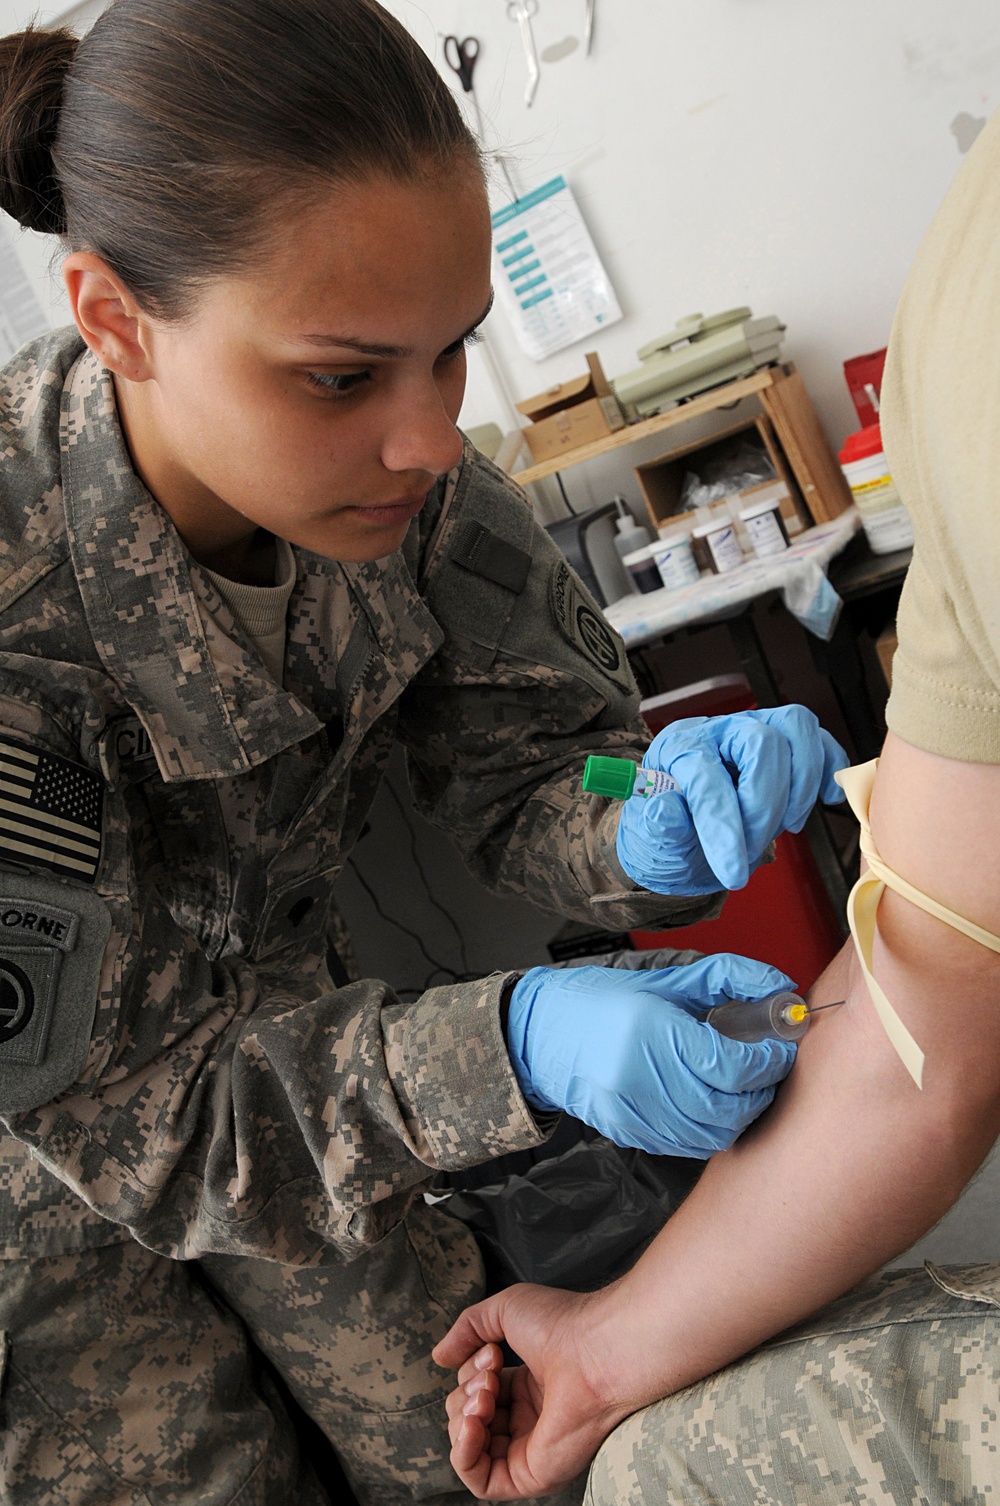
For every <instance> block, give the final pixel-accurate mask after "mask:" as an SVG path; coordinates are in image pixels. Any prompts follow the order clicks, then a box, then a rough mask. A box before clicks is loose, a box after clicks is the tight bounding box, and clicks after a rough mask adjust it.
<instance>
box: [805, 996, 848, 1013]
mask: <svg viewBox="0 0 1000 1506" xmlns="http://www.w3.org/2000/svg"><path fill="white" fill-rule="evenodd" d="M846 1003H847V1000H846V999H835V1000H834V1002H833V1003H832V1004H817V1005H816V1008H815V1009H810V1011H809V1013H810V1014H819V1013H820V1011H821V1010H823V1009H839V1008H840V1006H841V1004H846Z"/></svg>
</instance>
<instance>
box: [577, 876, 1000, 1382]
mask: <svg viewBox="0 0 1000 1506" xmlns="http://www.w3.org/2000/svg"><path fill="white" fill-rule="evenodd" d="M998 962H1000V959H998V958H996V957H995V956H994V955H993V954H990V953H987V952H985V951H984V949H983V948H981V947H977V946H976V945H975V943H972V942H969V941H968V940H967V939H965V938H964V937H960V936H958V935H957V934H956V933H954V932H952V931H949V930H948V928H946V927H944V926H942V925H941V924H940V923H938V922H935V921H930V920H928V919H927V917H925V916H923V915H922V914H920V913H919V912H916V911H915V910H914V909H913V907H912V906H909V905H907V904H906V902H905V901H903V900H899V899H898V898H897V897H896V896H893V895H888V894H887V895H886V896H885V897H884V899H883V902H882V908H881V910H880V915H879V940H878V943H877V952H876V970H877V974H878V976H879V978H880V981H882V984H883V987H885V989H886V992H887V993H888V994H889V996H890V998H892V999H893V1001H894V1002H896V1003H897V1004H898V1006H899V1007H900V1012H901V1014H903V1015H904V1017H905V1019H906V1023H907V1025H908V1026H909V1028H910V1029H911V1030H912V1032H913V1034H914V1035H915V1036H916V1038H917V1040H918V1041H919V1043H920V1044H921V1046H922V1047H923V1049H924V1050H925V1052H926V1055H927V1063H926V1067H925V1075H924V1091H923V1092H920V1091H919V1090H918V1089H917V1088H916V1086H915V1085H914V1083H913V1082H912V1080H911V1079H910V1077H909V1076H908V1074H907V1072H906V1070H905V1068H904V1067H903V1065H902V1063H901V1062H900V1061H899V1059H898V1057H896V1055H895V1053H894V1052H893V1050H892V1047H891V1046H890V1044H889V1042H888V1039H887V1037H886V1036H885V1034H884V1032H883V1030H882V1027H881V1025H880V1023H879V1021H878V1018H877V1016H876V1014H875V1011H874V1009H873V1008H872V1006H871V1004H870V1002H869V1001H868V998H867V994H866V991H865V987H864V983H863V981H862V979H861V976H860V970H859V968H858V966H857V964H856V961H855V959H854V955H853V949H851V948H845V949H844V951H842V952H841V954H840V955H839V956H838V958H837V959H836V960H835V961H834V963H833V964H831V966H830V968H828V969H827V972H826V973H825V974H824V975H823V977H822V978H821V979H820V980H819V983H818V984H817V986H816V988H815V989H814V990H813V993H812V996H811V998H812V1002H813V1003H814V1004H822V1003H826V1002H829V1001H831V1000H833V999H837V998H844V997H845V996H846V998H847V1000H848V1002H847V1004H846V1005H845V1006H844V1008H843V1009H838V1010H831V1011H829V1012H827V1013H825V1014H823V1015H821V1016H818V1017H817V1019H816V1020H815V1021H814V1023H813V1025H812V1028H811V1030H810V1032H809V1034H808V1036H807V1037H806V1039H805V1041H804V1042H803V1045H802V1047H801V1048H800V1052H799V1059H798V1061H797V1063H796V1066H795V1068H794V1070H793V1072H792V1075H791V1077H790V1078H789V1080H788V1082H787V1083H786V1084H785V1086H784V1087H783V1089H782V1090H781V1092H780V1093H779V1096H778V1099H777V1100H776V1103H775V1106H774V1108H773V1109H772V1110H771V1111H770V1112H769V1113H768V1114H767V1115H766V1116H765V1118H764V1119H763V1120H762V1121H761V1122H760V1123H759V1125H757V1126H755V1127H754V1129H753V1130H752V1131H750V1132H749V1133H748V1134H747V1135H745V1136H744V1137H743V1138H742V1140H740V1141H739V1142H738V1143H737V1145H736V1146H735V1147H734V1148H733V1149H732V1150H731V1151H729V1152H727V1153H726V1154H725V1155H720V1156H717V1157H716V1158H715V1159H714V1160H713V1161H712V1163H711V1164H710V1165H709V1167H708V1168H707V1169H706V1172H705V1174H704V1176H703V1177H702V1179H701V1181H700V1182H699V1184H698V1186H697V1187H696V1188H695V1190H694V1192H693V1193H692V1194H691V1196H690V1197H689V1198H688V1200H687V1201H686V1202H685V1203H684V1205H683V1206H682V1208H681V1209H680V1210H679V1212H678V1213H677V1214H676V1215H675V1216H674V1218H672V1219H671V1220H670V1222H669V1224H668V1225H667V1227H666V1228H665V1229H664V1231H663V1233H662V1234H661V1235H660V1236H659V1238H658V1239H657V1240H656V1241H655V1242H654V1244H653V1245H652V1246H651V1247H650V1249H649V1250H648V1251H647V1252H646V1254H645V1255H644V1257H643V1258H642V1260H641V1261H640V1262H639V1263H638V1265H637V1266H636V1267H635V1268H634V1270H633V1271H632V1272H630V1273H629V1275H628V1276H627V1277H625V1278H624V1279H623V1280H622V1281H621V1282H619V1283H617V1284H616V1286H615V1287H613V1288H609V1289H608V1291H607V1292H606V1293H602V1294H601V1295H600V1298H599V1299H598V1301H597V1302H596V1306H595V1311H594V1313H593V1317H594V1321H595V1324H596V1325H597V1328H596V1330H595V1339H596V1340H597V1341H598V1342H599V1343H605V1342H606V1343H607V1344H608V1345H609V1346H612V1352H613V1353H614V1354H620V1355H621V1356H622V1357H623V1361H625V1363H623V1365H622V1369H621V1377H620V1384H630V1385H631V1386H633V1387H634V1390H633V1391H632V1392H630V1393H629V1395H630V1400H631V1404H632V1405H633V1406H639V1405H642V1404H643V1403H645V1402H646V1401H649V1400H651V1399H652V1398H653V1397H655V1396H659V1395H664V1394H666V1393H667V1392H669V1391H672V1390H676V1389H677V1388H678V1387H680V1386H683V1385H686V1384H688V1383H690V1382H691V1381H694V1380H696V1379H699V1378H700V1377H701V1376H703V1375H706V1374H708V1373H709V1372H711V1371H712V1370H715V1369H717V1368H719V1367H720V1366H721V1365H723V1364H725V1363H727V1362H728V1361H730V1360H732V1359H734V1358H736V1357H737V1356H738V1355H740V1354H743V1353H745V1352H746V1351H747V1350H748V1349H750V1348H752V1347H753V1346H754V1345H756V1344H758V1343H760V1342H761V1341H762V1340H764V1339H765V1338H768V1337H769V1336H771V1335H772V1334H774V1333H776V1332H778V1331H779V1330H781V1329H782V1328H785V1327H787V1326H788V1325H789V1324H791V1323H793V1322H795V1321H796V1320H798V1319H799V1318H802V1317H804V1316H806V1315H807V1314H809V1313H811V1312H813V1311H815V1309H816V1308H818V1307H820V1306H821V1305H822V1304H823V1303H824V1302H827V1301H829V1300H830V1299H832V1298H833V1297H835V1296H837V1295H839V1294H840V1293H841V1292H843V1291H845V1290H847V1289H848V1288H849V1287H850V1286H852V1285H853V1284H854V1283H855V1282H857V1281H858V1280H860V1279H861V1278H862V1277H864V1276H865V1275H867V1274H869V1273H870V1272H871V1271H873V1270H875V1269H876V1268H877V1267H878V1266H880V1265H881V1264H883V1263H884V1261H886V1260H888V1259H890V1258H892V1257H893V1256H894V1255H897V1254H899V1253H900V1252H901V1251H902V1250H904V1249H906V1248H907V1247H908V1246H909V1245H910V1244H912V1243H913V1241H914V1240H915V1239H917V1238H918V1237H919V1236H920V1235H921V1234H923V1233H924V1232H925V1231H926V1230H927V1229H928V1228H930V1227H931V1225H933V1224H934V1223H935V1222H936V1221H937V1220H938V1219H939V1218H940V1217H941V1216H942V1214H943V1213H944V1212H946V1210H947V1209H948V1208H949V1207H950V1206H951V1204H952V1203H953V1202H954V1200H955V1198H956V1197H957V1196H958V1194H959V1192H960V1191H961V1189H962V1187H963V1186H964V1185H965V1183H966V1182H967V1181H968V1180H969V1178H970V1177H971V1176H972V1175H973V1173H974V1172H975V1170H976V1168H977V1167H978V1166H979V1165H980V1164H981V1162H982V1160H983V1159H984V1157H985V1156H986V1154H987V1153H988V1151H989V1149H990V1146H991V1145H992V1143H993V1141H994V1139H995V1138H996V1136H997V1134H998V1132H1000V969H998ZM904 1001H905V1003H904ZM602 1330H603V1331H602ZM637 1357H638V1358H639V1360H640V1363H639V1364H638V1365H637V1364H636V1360H637ZM630 1368H631V1379H630V1380H628V1379H626V1377H627V1376H628V1374H629V1369H630Z"/></svg>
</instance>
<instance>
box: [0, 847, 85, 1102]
mask: <svg viewBox="0 0 1000 1506" xmlns="http://www.w3.org/2000/svg"><path fill="white" fill-rule="evenodd" d="M110 933H111V916H110V913H109V911H108V908H107V906H106V905H105V904H104V903H103V901H102V900H100V899H99V898H98V897H97V895H96V894H93V893H91V891H90V890H88V889H83V888H74V887H70V886H69V885H68V884H61V883H59V881H58V880H57V879H52V878H42V877H36V876H34V875H26V874H15V873H11V872H9V871H8V870H6V869H0V1114H3V1115H6V1114H9V1113H15V1112H19V1111H20V1110H23V1109H31V1108H37V1107H38V1106H39V1105H40V1104H43V1103H48V1102H49V1100H50V1099H52V1098H55V1097H56V1096H57V1094H59V1093H61V1092H63V1091H64V1090H65V1089H66V1088H68V1087H69V1086H70V1084H71V1083H73V1082H75V1081H76V1079H77V1078H78V1077H79V1074H80V1071H81V1069H82V1067H83V1064H84V1062H85V1060H86V1056H87V1049H88V1046H89V1044H90V1033H91V1030H92V1029H93V1024H94V1015H95V1013H96V1010H97V997H98V991H99V988H100V982H101V970H102V965H103V962H104V952H105V948H106V947H107V944H108V937H109V935H110Z"/></svg>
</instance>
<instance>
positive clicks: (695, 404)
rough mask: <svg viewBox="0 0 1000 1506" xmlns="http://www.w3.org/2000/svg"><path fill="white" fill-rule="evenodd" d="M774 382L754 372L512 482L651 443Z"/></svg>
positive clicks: (544, 463) (532, 469) (515, 476)
mask: <svg viewBox="0 0 1000 1506" xmlns="http://www.w3.org/2000/svg"><path fill="white" fill-rule="evenodd" d="M773 382H774V377H773V375H772V368H771V367H769V366H766V367H765V368H764V370H763V371H755V372H754V374H753V376H748V377H741V378H740V380H739V381H738V382H727V383H726V385H725V386H724V387H713V389H712V391H711V392H703V393H702V394H701V395H700V396H699V397H692V398H688V400H687V402H684V403H678V405H677V407H676V408H671V409H670V411H669V413H656V414H654V415H653V417H652V418H643V419H640V420H639V422H638V423H636V424H626V425H625V428H624V429H618V430H616V431H615V433H614V434H607V435H605V437H604V438H603V439H595V440H593V441H592V443H590V444H585V445H581V446H580V448H579V449H578V450H567V451H566V453H565V454H564V455H553V456H552V458H551V459H550V460H540V461H539V462H538V464H537V465H529V466H527V467H526V468H525V469H524V470H523V471H515V472H514V474H513V475H512V476H511V480H512V481H516V482H517V484H518V486H528V485H529V484H530V483H531V482H532V481H541V480H542V479H543V477H545V476H554V475H555V473H556V471H568V470H569V469H570V467H571V466H574V465H582V464H583V462H584V461H585V460H595V459H596V458H597V456H598V455H608V454H610V452H611V451H612V450H620V449H622V448H623V447H624V446H625V445H630V444H638V443H639V441H640V439H648V438H649V437H650V436H651V435H652V434H662V433H663V431H664V429H674V428H676V427H677V425H678V424H686V423H687V421H688V419H689V418H699V417H700V416H701V415H702V414H703V413H713V412H714V411H715V409H716V408H727V407H728V406H729V405H730V404H731V403H738V402H741V401H742V400H743V398H745V397H752V396H753V394H754V393H755V392H760V391H761V390H762V389H763V388H764V387H770V386H772V385H773Z"/></svg>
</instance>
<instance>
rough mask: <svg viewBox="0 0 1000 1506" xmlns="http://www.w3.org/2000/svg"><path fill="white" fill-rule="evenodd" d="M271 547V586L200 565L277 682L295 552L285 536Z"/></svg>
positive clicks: (281, 669) (280, 673)
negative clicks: (231, 576) (273, 553)
mask: <svg viewBox="0 0 1000 1506" xmlns="http://www.w3.org/2000/svg"><path fill="white" fill-rule="evenodd" d="M274 547H275V569H274V574H275V582H276V584H275V585H273V586H248V585H246V584H244V582H243V581H239V580H230V579H229V577H228V576H226V575H219V574H217V572H216V571H215V570H208V569H205V567H204V566H202V568H203V569H205V574H206V575H207V576H208V578H209V580H210V581H211V582H212V584H213V585H214V587H215V589H216V590H217V591H218V593H219V595H220V596H221V597H222V599H223V601H224V602H225V603H226V606H227V607H228V608H229V610H230V611H231V612H232V614H233V616H234V617H235V618H236V621H237V622H238V623H239V625H240V627H241V628H242V629H243V631H244V632H245V633H246V635H247V637H248V638H252V639H253V642H254V646H255V647H256V649H257V652H258V653H259V654H260V657H261V659H262V660H263V662H264V667H265V668H266V669H267V670H268V672H269V673H270V675H271V676H272V678H273V679H274V680H275V681H276V682H277V684H279V685H280V684H281V683H282V680H283V678H284V665H285V620H286V618H287V616H288V603H289V601H290V600H291V595H292V590H293V588H294V586H295V555H294V554H293V553H292V548H291V545H290V544H289V543H288V541H287V540H286V539H279V538H276V539H275V541H274Z"/></svg>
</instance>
